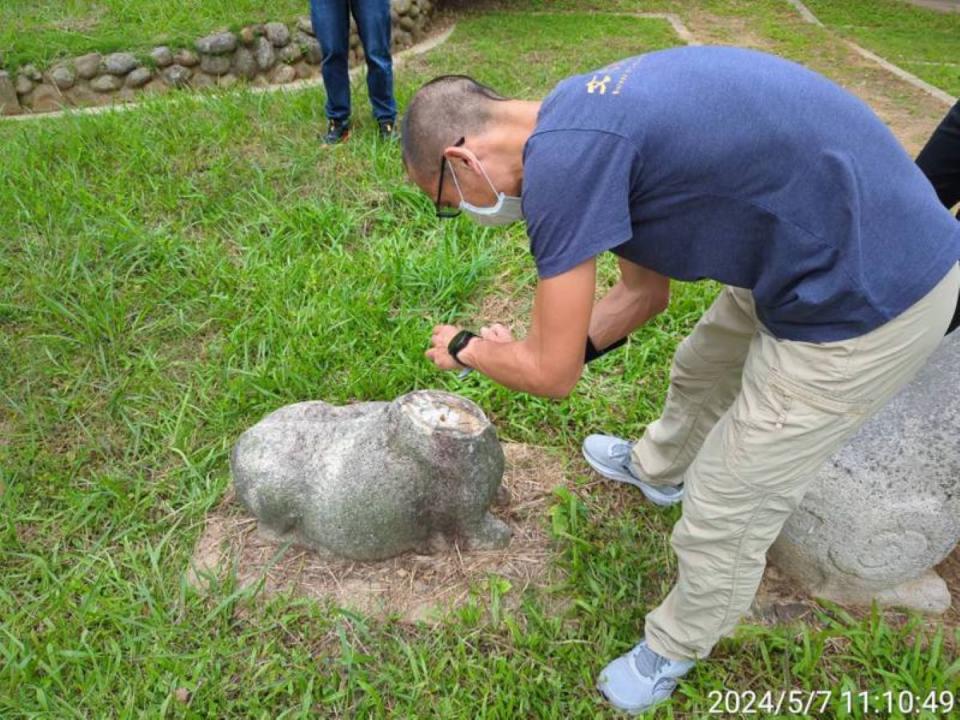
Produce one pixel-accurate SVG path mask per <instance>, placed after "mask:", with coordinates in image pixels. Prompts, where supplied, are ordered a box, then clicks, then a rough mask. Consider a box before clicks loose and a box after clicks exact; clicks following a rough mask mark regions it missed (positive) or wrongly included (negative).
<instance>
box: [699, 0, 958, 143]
mask: <svg viewBox="0 0 960 720" xmlns="http://www.w3.org/2000/svg"><path fill="white" fill-rule="evenodd" d="M684 19H685V20H686V21H687V23H688V25H689V26H690V28H691V30H692V32H693V34H694V35H695V36H696V38H697V40H698V41H700V42H703V43H722V44H730V45H737V46H739V47H748V48H753V49H755V50H761V51H764V52H772V53H775V54H778V55H785V56H787V57H792V56H793V55H794V54H795V53H793V52H791V48H790V47H789V45H785V44H784V40H783V39H774V38H772V37H769V36H766V35H764V34H763V33H762V31H761V28H758V27H757V26H756V24H755V23H754V21H753V20H752V19H751V18H744V17H731V16H718V15H713V14H710V13H706V12H697V11H692V12H690V13H689V16H685V18H684ZM778 27H779V28H781V29H783V30H784V31H786V32H787V33H793V34H795V35H797V36H803V35H804V34H806V33H815V34H816V37H815V38H814V40H815V41H814V42H811V43H810V44H809V45H808V46H807V47H806V48H804V49H803V50H799V52H800V53H801V55H800V57H793V58H792V59H794V60H797V61H799V62H801V63H803V64H804V65H806V66H807V67H809V68H810V69H812V70H815V71H817V72H819V73H822V74H824V75H826V76H827V77H829V78H830V79H832V80H833V81H834V82H837V83H839V84H841V85H842V86H843V87H845V88H846V89H847V90H849V91H850V92H852V93H854V94H855V95H857V96H858V97H859V98H860V99H861V100H863V101H864V102H866V103H867V104H868V105H870V106H871V108H873V110H874V112H876V113H877V115H878V116H879V117H880V119H881V120H883V121H884V122H885V123H886V124H887V125H888V126H889V127H890V129H891V130H892V131H893V133H894V134H895V135H896V136H897V138H898V139H899V140H900V142H901V143H903V145H904V147H905V148H906V149H907V151H908V152H909V153H910V154H911V155H916V154H917V153H918V152H919V151H920V149H921V148H922V147H923V145H924V144H925V142H926V140H927V138H929V137H930V134H931V133H932V132H933V129H934V128H935V127H936V126H937V124H938V123H939V122H940V120H941V119H942V117H943V116H944V115H945V114H946V111H947V106H945V105H944V104H943V103H942V102H940V101H939V100H937V99H936V98H934V97H931V96H930V95H928V94H927V93H925V92H923V91H921V90H919V89H918V88H915V87H913V86H912V85H910V84H908V83H906V82H905V81H903V80H901V79H900V78H898V77H896V76H895V75H893V74H892V73H890V72H889V71H888V70H885V69H884V68H882V67H881V66H880V65H878V64H877V63H875V62H873V61H871V60H868V59H867V58H865V57H863V56H862V55H860V54H858V53H857V52H855V51H854V50H853V49H852V48H851V47H850V46H849V45H847V44H846V42H844V40H843V38H842V37H839V36H838V35H836V34H834V33H833V32H832V31H824V30H822V29H819V28H815V27H812V26H810V25H807V24H806V23H804V22H803V21H802V20H801V19H800V16H799V14H797V15H796V16H793V15H791V14H790V11H789V10H785V11H784V13H783V14H782V17H781V18H780V19H779V22H778Z"/></svg>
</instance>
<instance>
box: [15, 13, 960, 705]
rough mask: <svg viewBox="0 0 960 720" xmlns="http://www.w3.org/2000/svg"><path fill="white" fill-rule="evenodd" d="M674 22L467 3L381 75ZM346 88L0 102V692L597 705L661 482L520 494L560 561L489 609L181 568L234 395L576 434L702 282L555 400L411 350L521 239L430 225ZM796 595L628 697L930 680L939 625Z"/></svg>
mask: <svg viewBox="0 0 960 720" xmlns="http://www.w3.org/2000/svg"><path fill="white" fill-rule="evenodd" d="M234 7H236V6H234ZM251 7H252V6H251ZM740 8H741V6H740V5H738V4H737V3H733V4H732V6H731V9H730V11H731V12H738V11H740ZM230 12H231V14H232V15H236V14H237V11H235V10H231V11H230ZM675 42H676V41H675V38H674V37H673V35H672V33H671V31H670V29H669V26H668V25H666V24H665V23H663V22H660V21H655V20H639V19H627V18H623V17H604V16H595V15H594V16H583V15H580V16H578V15H572V16H552V17H544V16H536V17H534V16H530V15H522V14H519V15H517V14H512V15H510V16H509V21H506V20H505V19H504V18H502V17H498V16H496V15H484V14H481V15H476V16H473V17H470V18H469V19H467V20H464V21H463V22H461V24H460V25H459V26H458V29H457V31H456V34H455V35H454V37H453V38H452V40H451V41H450V42H449V43H447V44H446V45H444V46H442V47H441V48H439V49H438V50H436V51H434V52H433V53H431V54H430V55H429V56H427V57H425V58H423V59H420V60H417V61H414V62H411V63H410V64H408V65H406V66H404V69H403V71H402V72H401V73H399V75H398V79H399V86H398V95H399V99H400V101H401V104H403V103H404V102H405V101H406V99H407V98H409V96H410V94H411V93H412V92H413V91H414V90H415V88H416V87H417V86H418V85H419V84H420V83H421V82H422V81H424V80H426V79H428V78H429V77H432V76H433V75H435V74H439V73H445V72H470V73H472V74H474V75H476V76H477V77H478V78H480V79H481V80H483V81H485V82H487V83H489V84H491V85H493V86H495V87H498V88H499V89H501V91H503V92H506V93H508V94H514V95H518V96H524V97H537V96H539V95H542V94H543V93H544V92H546V91H547V90H548V89H549V88H550V87H551V85H552V83H554V82H555V81H557V80H559V79H560V78H561V77H563V76H564V75H566V74H570V73H573V72H578V71H586V70H589V69H591V68H594V67H597V66H600V65H602V64H605V63H607V62H609V61H611V60H614V59H616V58H619V57H622V56H624V55H627V54H631V53H639V52H643V51H646V50H650V49H654V48H661V47H666V46H669V45H671V44H674V43H675ZM518 68H519V69H521V70H518ZM363 95H364V93H363V92H362V90H361V88H360V86H358V87H357V89H356V92H355V98H357V99H358V102H359V107H357V108H356V110H355V118H356V120H357V125H356V132H355V134H354V139H353V140H351V142H350V143H349V144H348V145H346V146H344V147H342V148H337V149H335V150H333V151H331V150H329V149H325V148H323V147H322V146H320V145H319V143H318V142H317V135H318V132H319V131H320V130H321V128H322V126H323V96H322V94H321V92H319V91H316V90H311V91H307V92H302V93H298V94H275V95H258V96H253V95H248V94H231V95H223V96H220V97H219V98H218V100H217V101H216V102H201V101H197V100H190V99H187V100H184V101H182V102H179V103H170V102H169V101H168V100H166V99H159V100H155V101H153V102H151V103H150V104H148V105H147V106H145V107H143V108H140V109H137V110H134V111H132V112H128V113H121V114H107V115H102V116H95V117H74V118H66V119H62V120H58V121H42V122H41V121H37V122H30V123H5V124H0V145H2V146H3V148H4V154H3V159H2V161H0V243H2V245H0V483H2V485H0V487H2V488H3V489H2V490H0V717H3V718H7V717H50V718H70V717H77V718H80V717H83V718H87V717H149V718H154V717H217V718H225V717H243V718H252V717H256V718H290V717H324V718H327V717H360V718H366V717H387V716H389V717H411V718H414V717H417V718H419V717H437V718H475V717H491V718H520V717H544V718H570V717H577V718H593V717H598V716H604V715H605V714H606V711H605V709H604V706H603V705H602V703H601V702H600V700H599V698H598V696H597V695H596V693H595V692H594V690H593V682H594V679H595V675H596V673H597V671H598V670H599V669H600V668H601V667H602V666H603V665H604V664H605V663H606V662H607V661H608V660H609V659H610V658H612V657H613V656H615V655H617V654H619V653H621V652H623V651H624V650H625V649H627V648H629V647H630V646H632V644H633V643H634V642H635V641H636V639H637V637H638V635H639V633H640V632H641V630H642V623H643V616H644V614H645V613H646V612H647V611H648V610H649V609H651V608H652V607H654V606H655V605H656V604H657V603H659V601H660V599H661V598H662V597H663V595H664V594H665V593H666V591H667V590H668V589H669V587H670V585H671V584H672V580H673V574H674V572H675V567H674V561H673V558H672V554H671V552H670V550H669V546H668V542H667V539H668V534H669V530H670V527H671V526H672V524H673V522H674V521H675V520H676V519H677V517H678V516H679V508H673V509H670V510H667V511H665V512H664V511H661V510H657V509H655V508H654V507H653V506H651V505H648V504H645V503H643V502H641V501H639V500H637V498H636V497H635V495H634V494H631V493H627V492H622V491H620V490H618V489H613V488H606V487H605V488H603V489H600V490H595V491H593V492H587V491H586V490H584V489H583V488H582V487H580V485H581V482H582V481H586V480H592V478H587V477H578V478H575V480H576V485H575V486H574V487H573V488H571V490H570V491H562V492H559V493H558V494H557V497H556V499H555V502H554V506H553V509H552V512H551V518H552V527H553V530H554V532H555V534H556V554H557V560H556V561H557V562H558V563H559V564H560V566H561V567H562V568H563V570H564V571H565V572H566V574H567V580H566V581H565V582H564V584H563V585H562V586H560V587H557V588H553V589H552V590H551V591H549V592H546V591H544V592H543V593H537V592H529V593H528V594H526V595H525V596H524V597H523V599H522V603H521V607H520V608H519V610H517V611H516V612H511V613H503V612H490V611H487V609H486V608H487V607H488V606H490V607H496V602H493V600H495V599H496V597H497V595H498V594H499V593H501V592H503V588H502V586H501V584H499V583H497V582H496V581H495V580H492V581H491V582H490V583H489V585H487V586H484V587H479V588H477V595H476V597H475V599H474V601H473V603H472V604H471V605H470V606H468V607H467V608H466V609H464V610H462V611H460V612H458V613H457V615H456V616H454V617H452V618H451V619H450V621H449V622H447V623H445V624H443V625H441V626H440V627H436V628H428V627H425V626H418V627H410V626H407V625H403V624H400V623H397V622H392V621H389V622H374V621H371V620H368V619H365V618H363V617H360V616H357V615H355V614H351V613H347V612H343V611H339V610H337V609H335V608H328V607H322V606H318V605H317V604H315V603H313V602H308V601H305V600H299V599H293V598H286V597H281V598H275V599H272V600H270V601H267V602H263V601H261V599H259V598H256V597H252V596H251V593H250V592H248V591H237V590H236V589H235V588H234V587H231V586H230V585H229V584H227V585H225V586H223V587H219V588H217V589H216V590H215V591H214V592H213V593H212V595H210V596H208V597H200V596H197V595H196V594H194V593H193V592H192V591H190V590H188V589H187V588H186V587H185V585H184V583H183V579H182V573H183V571H184V569H185V567H186V565H187V562H188V559H189V557H190V554H191V552H192V549H193V545H194V542H195V541H196V539H197V537H198V535H199V532H200V529H201V527H202V523H203V518H204V515H205V513H206V512H207V511H208V510H209V509H210V508H211V507H212V506H213V505H215V504H216V503H217V502H219V500H220V498H221V497H222V495H223V493H224V491H225V489H226V488H227V487H228V485H229V482H230V479H229V474H228V467H227V454H228V452H229V448H230V447H231V444H232V442H233V441H234V439H235V438H236V437H237V436H238V434H239V433H240V432H242V431H243V430H244V429H245V428H246V427H248V426H249V425H251V424H252V423H254V422H256V421H257V420H259V419H260V418H261V417H262V416H263V415H264V414H265V413H267V412H269V411H271V410H274V409H276V408H277V407H279V406H280V405H282V404H285V403H290V402H295V401H300V400H305V399H324V400H327V401H330V402H334V403H346V402H350V401H354V400H381V399H392V398H394V397H395V396H396V395H398V394H401V393H404V392H407V391H410V390H412V389H416V388H423V387H439V388H445V389H450V390H454V391H457V392H461V393H463V394H464V395H466V396H467V397H470V398H471V399H473V400H474V401H476V402H477V403H479V404H480V405H481V406H482V407H483V408H484V410H485V411H487V412H488V414H489V415H490V416H491V418H492V419H493V420H494V422H495V423H496V425H497V428H498V432H499V433H500V436H501V437H502V438H503V439H505V440H514V441H522V442H534V443H539V444H543V445H550V446H553V447H556V448H559V449H560V450H561V451H562V452H564V453H566V454H568V455H569V456H571V457H573V456H575V454H576V453H577V451H578V445H579V442H580V439H581V438H582V436H583V434H584V433H586V432H589V431H596V430H604V429H607V430H616V431H617V432H619V433H622V434H624V435H628V436H635V435H637V434H639V432H640V431H641V430H642V428H643V426H644V425H645V424H646V423H647V422H649V421H650V420H652V419H653V418H655V417H656V415H657V412H658V410H659V408H660V405H661V403H662V399H663V395H664V392H665V389H666V382H667V373H668V369H669V361H670V357H671V355H672V352H673V350H674V348H675V346H676V343H677V342H678V341H679V339H680V338H682V337H683V336H684V334H685V333H686V332H688V331H689V329H690V328H691V327H692V325H693V323H694V322H695V321H696V319H697V318H698V317H699V315H700V313H701V312H702V311H703V310H704V308H705V307H706V305H707V304H708V303H709V301H710V300H711V298H712V297H713V295H714V294H715V292H716V288H715V287H714V286H712V285H709V284H685V285H681V284H678V285H677V286H676V287H675V293H674V298H673V300H672V303H671V307H670V310H669V311H668V312H667V313H666V314H665V315H663V316H662V317H660V318H658V319H657V320H656V321H655V322H654V323H652V324H651V325H650V326H649V327H647V328H644V329H643V330H641V331H638V332H637V333H635V334H634V336H633V339H632V340H631V342H630V344H629V345H628V346H627V347H626V348H625V349H624V350H623V351H621V352H619V353H618V354H617V356H616V357H611V358H604V359H603V360H602V361H598V362H597V363H595V364H593V365H592V366H591V368H590V370H589V371H588V372H587V373H586V375H585V378H584V380H583V381H582V382H581V383H580V385H579V386H578V388H577V390H576V392H575V394H574V395H573V396H572V397H571V398H570V399H569V400H565V401H549V400H543V399H538V398H533V397H529V396H525V395H520V394H514V393H510V392H508V391H505V390H503V389H501V388H498V387H496V386H495V385H493V384H492V383H490V382H488V381H486V380H485V379H483V378H476V377H471V378H470V379H468V380H467V381H464V382H458V381H457V380H456V379H455V377H454V376H452V375H446V374H439V373H437V372H435V371H434V370H433V369H432V366H431V365H429V364H428V363H427V362H426V360H425V359H424V358H423V350H424V349H425V347H426V345H427V343H428V340H429V333H430V328H431V327H432V325H433V324H434V323H435V322H438V321H443V320H464V319H472V320H479V319H482V320H484V321H495V320H498V319H500V320H502V319H505V318H497V317H484V318H479V317H478V312H479V311H478V307H479V305H480V303H481V302H482V301H483V298H484V297H485V296H486V295H488V294H491V293H492V294H497V293H504V292H505V288H510V289H511V291H512V292H516V293H519V294H525V293H528V292H529V291H530V290H531V289H532V284H533V281H534V277H535V275H534V268H533V264H532V261H531V259H530V257H529V254H528V252H527V250H526V245H525V235H524V234H523V231H522V229H518V228H512V229H509V230H492V229H481V228H479V227H477V226H474V225H471V224H470V223H469V221H467V220H457V221H452V222H446V223H438V222H437V221H436V219H435V218H434V216H433V210H432V205H431V203H430V201H429V200H428V199H427V198H425V197H423V196H422V195H421V194H420V193H419V191H417V190H416V189H415V188H413V187H412V186H410V185H409V184H408V183H407V182H406V181H405V180H404V178H403V177H402V173H401V169H400V162H399V154H398V151H397V149H396V148H395V147H392V146H384V145H380V144H378V143H377V142H376V141H375V140H374V135H375V128H374V127H373V123H372V121H370V120H369V119H368V115H369V106H368V105H367V104H365V101H362V98H363ZM604 268H605V270H606V271H608V272H609V270H610V264H609V263H608V262H607V263H605V264H604ZM557 597H559V598H560V599H562V600H563V601H564V602H563V603H561V604H563V605H565V606H568V607H569V610H566V611H563V612H559V611H557V610H555V609H551V608H555V607H556V606H557V604H558V603H557V602H556V599H557ZM820 623H821V626H820V627H816V628H814V627H805V626H796V627H784V628H774V629H768V628H762V627H745V628H743V629H742V632H741V633H740V634H739V635H738V637H737V638H729V639H724V640H722V641H721V643H720V644H719V645H718V646H717V648H716V649H715V651H714V655H713V658H712V659H711V661H710V662H709V663H705V664H702V665H701V666H699V667H698V669H697V670H695V671H694V672H693V673H691V674H690V675H689V676H688V677H687V679H686V680H685V681H684V683H683V684H682V685H681V688H680V690H679V691H678V693H677V696H676V700H675V702H674V703H673V704H672V705H669V706H667V707H666V708H662V709H660V710H658V711H657V712H656V713H655V716H656V717H703V716H705V715H706V708H707V707H708V705H709V703H708V699H709V693H710V692H711V691H714V690H718V689H733V690H749V689H752V690H754V691H756V692H758V693H763V692H765V691H767V690H774V691H776V690H778V689H781V688H783V689H787V690H789V689H809V690H814V689H826V690H832V691H834V692H835V693H838V692H840V690H841V689H843V688H848V689H852V690H854V691H858V690H882V689H884V688H887V687H892V688H896V689H898V690H899V689H911V690H916V691H918V692H919V691H926V690H930V689H934V688H937V689H953V690H957V689H958V671H960V663H958V662H957V661H956V660H955V650H956V647H957V644H958V643H960V637H957V636H956V634H955V633H951V632H944V631H943V630H942V629H941V630H933V631H930V630H926V629H924V628H922V627H921V626H920V621H919V620H918V619H916V618H914V619H911V620H910V621H909V622H907V623H906V624H905V625H903V626H899V625H894V624H892V623H890V622H888V621H886V620H884V618H883V617H882V616H878V615H873V616H870V617H867V618H866V619H861V620H857V619H854V618H851V617H849V616H847V615H845V614H844V613H843V612H842V611H841V610H839V609H837V608H824V610H823V614H822V617H821V618H820ZM181 688H182V689H185V690H187V691H188V692H189V693H190V700H189V703H184V702H181V701H180V700H178V699H177V692H176V691H177V690H178V689H181ZM852 716H853V717H862V716H863V715H862V713H854V714H853V715H852Z"/></svg>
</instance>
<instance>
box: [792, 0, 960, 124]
mask: <svg viewBox="0 0 960 720" xmlns="http://www.w3.org/2000/svg"><path fill="white" fill-rule="evenodd" d="M787 2H788V3H790V4H791V5H792V6H793V7H794V8H795V9H796V10H797V12H799V13H800V16H801V17H802V18H803V19H804V21H805V22H807V23H810V24H811V25H818V26H820V27H822V28H823V29H824V30H826V31H827V32H829V33H831V34H833V35H836V36H837V37H839V38H840V39H841V40H842V41H843V42H844V43H846V44H847V45H848V46H849V47H850V48H851V49H852V50H853V51H854V52H856V53H857V54H858V55H860V56H861V57H864V58H866V59H867V60H870V61H871V62H874V63H876V64H877V65H879V66H880V67H882V68H883V69H884V70H886V71H888V72H891V73H893V74H894V75H896V76H897V77H898V78H900V79H901V80H904V81H906V82H907V83H909V84H910V85H913V87H915V88H917V89H918V90H922V91H923V92H925V93H927V94H928V95H931V96H933V97H935V98H936V99H937V100H940V101H942V102H944V103H946V104H947V105H951V106H952V105H953V104H954V103H955V102H956V98H954V97H953V96H952V95H950V94H949V93H947V92H945V91H943V90H941V89H940V88H938V87H936V86H934V85H931V84H930V83H928V82H927V81H926V80H921V79H920V78H918V77H917V76H916V75H914V74H913V73H909V72H907V71H906V70H904V69H903V68H902V67H899V66H898V65H894V64H893V63H892V62H890V61H889V60H884V59H883V58H882V57H880V56H879V55H877V54H876V53H873V52H870V51H869V50H867V49H866V48H864V47H861V46H860V45H857V43H855V42H853V41H852V40H848V39H847V38H845V37H843V36H842V35H840V34H839V33H836V32H834V31H833V30H831V29H830V28H829V27H827V26H826V25H824V24H823V23H822V22H820V19H819V18H818V17H817V16H816V15H814V14H813V12H811V11H810V8H808V7H807V6H806V5H804V4H803V2H802V0H787Z"/></svg>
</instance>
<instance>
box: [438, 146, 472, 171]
mask: <svg viewBox="0 0 960 720" xmlns="http://www.w3.org/2000/svg"><path fill="white" fill-rule="evenodd" d="M443 155H444V157H446V158H447V162H449V163H456V167H459V166H466V167H468V168H470V170H472V171H473V172H475V173H477V174H478V175H479V174H480V173H481V170H480V161H479V160H477V156H476V155H474V154H473V150H470V149H469V148H465V147H462V146H456V145H451V146H450V147H448V148H447V149H446V150H444V151H443Z"/></svg>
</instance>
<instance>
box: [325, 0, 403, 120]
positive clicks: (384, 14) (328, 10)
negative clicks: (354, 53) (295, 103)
mask: <svg viewBox="0 0 960 720" xmlns="http://www.w3.org/2000/svg"><path fill="white" fill-rule="evenodd" d="M351 11H352V12H353V17H354V19H355V20H356V21H357V31H358V32H359V34H360V42H361V43H363V52H364V55H366V58H367V90H368V92H369V93H370V104H371V105H373V116H374V117H375V118H376V119H377V120H394V119H395V118H396V116H397V103H396V100H395V99H394V97H393V61H392V59H391V58H390V30H391V25H390V0H310V19H311V21H312V22H313V31H314V33H315V34H316V36H317V40H318V41H319V42H320V48H321V49H322V50H323V68H322V71H323V84H324V87H325V88H326V91H327V108H326V110H327V117H328V118H330V119H331V120H346V119H347V118H349V117H350V76H349V75H348V73H347V58H348V56H349V54H350V13H351Z"/></svg>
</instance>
